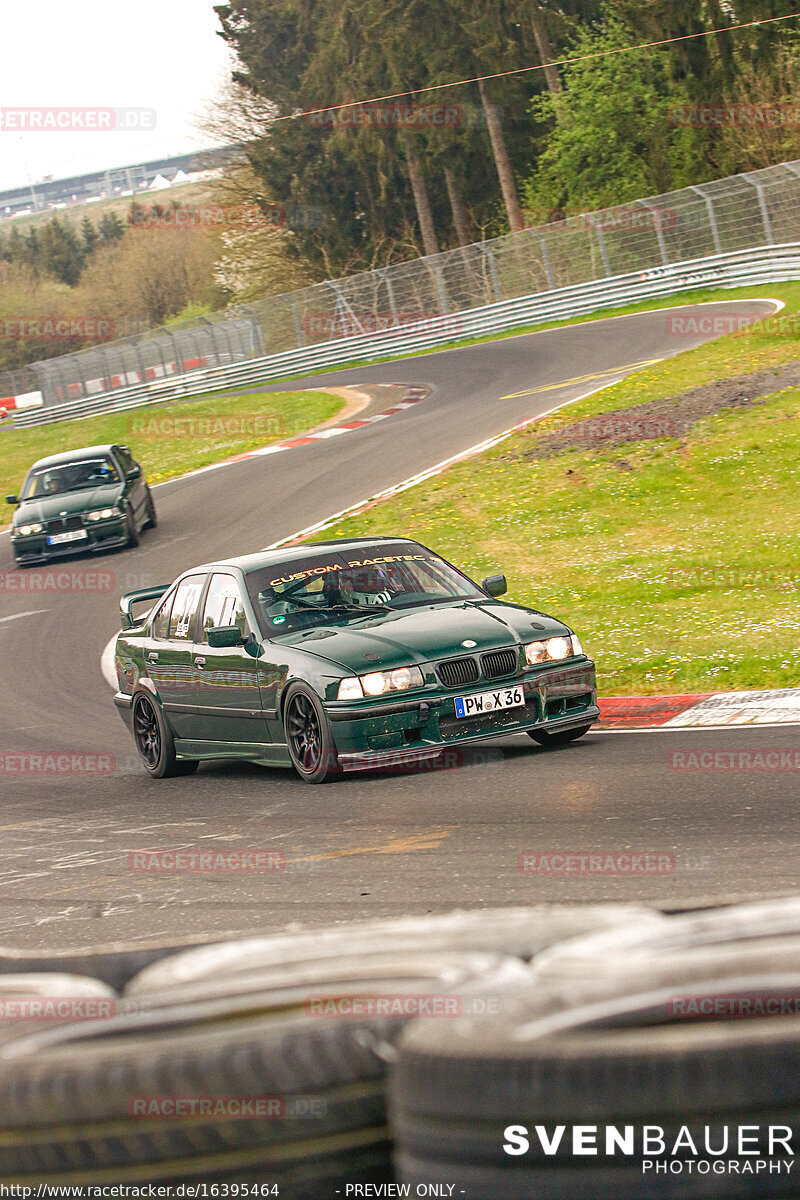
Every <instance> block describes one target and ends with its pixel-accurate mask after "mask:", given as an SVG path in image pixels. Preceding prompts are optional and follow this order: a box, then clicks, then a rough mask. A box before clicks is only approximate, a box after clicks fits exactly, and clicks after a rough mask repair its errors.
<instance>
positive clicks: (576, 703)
mask: <svg viewBox="0 0 800 1200" xmlns="http://www.w3.org/2000/svg"><path fill="white" fill-rule="evenodd" d="M591 702H592V693H591V692H584V693H583V694H582V695H580V696H570V698H569V700H567V701H565V703H564V709H565V711H566V712H581V711H582V709H584V708H588V707H589V705H590V704H591Z"/></svg>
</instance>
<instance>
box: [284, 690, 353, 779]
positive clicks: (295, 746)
mask: <svg viewBox="0 0 800 1200" xmlns="http://www.w3.org/2000/svg"><path fill="white" fill-rule="evenodd" d="M283 728H284V733H285V736H286V745H287V746H288V748H289V756H290V757H291V760H292V765H293V767H294V769H295V771H296V772H297V774H298V775H299V776H300V778H301V779H302V780H303V782H304V783H325V782H326V780H328V779H330V777H331V776H332V775H333V774H334V773H335V772H336V770H337V769H338V765H339V763H338V759H337V757H336V743H335V742H334V740H333V734H332V733H331V727H330V723H329V721H328V718H327V716H326V713H325V709H324V708H323V707H322V702H321V700H320V699H319V697H318V696H317V694H316V693H315V692H313V691H312V690H311V688H309V687H306V685H305V684H302V683H295V684H292V686H291V687H290V688H289V691H288V693H287V696H286V702H285V704H284V706H283Z"/></svg>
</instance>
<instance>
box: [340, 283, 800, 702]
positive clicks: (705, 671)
mask: <svg viewBox="0 0 800 1200" xmlns="http://www.w3.org/2000/svg"><path fill="white" fill-rule="evenodd" d="M770 291H771V292H773V293H774V294H775V295H776V296H779V297H780V298H783V299H786V300H787V311H788V312H789V313H790V314H791V313H793V312H796V311H797V310H798V308H800V286H798V285H791V286H784V287H780V288H777V287H776V288H774V289H770ZM787 325H788V328H789V329H791V323H787ZM798 359H800V341H798V339H797V337H796V336H787V335H786V334H785V333H784V334H778V333H773V334H770V333H755V334H751V335H737V336H729V337H725V338H721V339H719V340H717V341H715V342H711V343H708V344H707V345H706V346H703V347H701V348H699V349H697V350H694V351H690V352H688V353H686V354H683V355H680V356H679V357H677V358H674V359H671V360H667V361H665V362H664V363H661V364H659V365H658V366H656V367H653V368H650V369H649V370H647V371H644V372H641V373H639V374H636V375H633V376H631V377H630V378H629V379H627V380H625V381H624V382H623V383H621V384H617V385H615V386H614V387H612V388H608V389H607V390H606V391H604V392H600V393H597V394H596V395H594V396H592V397H590V398H589V399H587V400H586V401H582V402H580V403H578V404H575V405H572V406H570V407H569V408H568V409H567V410H566V411H565V413H564V414H563V415H554V416H553V417H551V418H548V419H547V420H545V421H543V422H541V423H538V424H537V425H535V426H532V427H530V428H529V429H528V430H526V431H524V432H521V433H518V434H516V435H514V436H512V437H511V438H509V439H507V440H506V441H504V442H503V443H501V444H500V445H498V446H496V447H494V448H493V449H492V450H491V451H489V452H487V453H485V454H483V455H480V456H479V457H476V458H474V459H471V460H469V461H467V462H465V463H461V464H458V465H456V466H453V467H451V468H450V469H449V470H448V471H446V472H445V473H444V474H442V475H440V476H437V477H435V478H433V479H431V480H428V481H427V482H425V483H424V484H421V485H419V486H417V487H415V488H412V489H410V490H409V491H407V492H404V493H401V494H400V495H399V496H397V497H394V498H392V499H390V500H388V501H385V502H383V503H381V504H379V505H376V506H375V507H373V508H370V509H368V510H367V511H366V512H364V513H362V514H360V515H357V516H354V517H351V518H347V519H345V520H343V521H340V522H337V523H336V524H335V525H334V526H332V527H331V528H330V529H329V530H328V534H329V535H330V536H350V535H369V534H377V533H398V534H405V535H408V536H412V537H418V538H419V539H420V540H421V541H423V542H426V543H427V544H429V545H431V546H433V547H434V548H435V549H437V550H439V551H441V553H443V554H444V555H445V556H446V557H447V558H450V559H451V560H453V561H454V562H456V563H458V564H459V565H461V566H463V567H464V568H465V569H466V570H467V571H468V573H469V574H471V575H473V576H474V577H476V578H478V579H480V578H482V577H483V576H486V575H490V574H494V573H495V572H497V571H498V570H505V572H506V574H507V576H508V580H509V596H510V598H511V599H513V600H515V601H519V602H521V603H524V604H529V605H531V606H533V607H538V608H542V609H543V610H545V611H549V612H553V613H555V614H556V615H558V616H562V617H563V618H564V619H565V620H567V621H568V622H569V623H570V624H571V625H572V626H573V627H575V628H576V629H577V630H578V632H579V633H580V634H581V636H582V637H583V640H584V645H585V646H586V648H587V650H588V652H589V653H590V654H592V655H593V656H594V657H595V659H596V661H597V665H598V677H599V684H600V689H601V693H603V694H606V695H612V694H613V695H634V694H655V693H659V692H675V693H678V692H684V691H688V692H692V691H701V692H702V691H719V690H728V689H730V690H734V689H742V688H771V687H791V686H798V685H800V649H799V648H798V646H799V645H800V639H798V630H800V610H798V603H797V600H798V590H800V539H799V538H798V534H800V506H798V504H797V495H798V476H799V475H800V420H799V418H800V389H798V388H796V387H792V388H787V389H784V390H782V391H780V392H777V393H774V394H772V395H769V396H767V397H764V398H762V399H758V398H757V397H755V396H750V397H749V399H751V400H756V403H755V404H753V405H751V406H750V407H745V408H735V409H734V408H726V409H723V410H722V411H719V412H716V413H713V414H711V415H709V416H706V417H704V418H702V419H701V420H699V421H697V422H696V423H695V424H694V425H693V426H692V427H691V428H690V429H689V430H688V431H687V432H686V433H684V434H682V435H681V436H676V437H660V438H651V439H648V440H638V441H627V442H626V443H625V444H624V445H608V444H598V445H597V447H596V448H590V449H588V450H587V449H586V448H585V447H584V448H581V449H576V448H571V449H570V448H568V449H564V450H561V451H558V452H555V453H546V454H545V455H544V456H543V457H533V454H535V453H537V450H536V449H535V447H536V443H537V441H538V440H539V439H541V438H542V437H543V436H546V435H547V434H552V433H553V432H556V431H557V430H559V429H562V430H563V428H564V426H565V423H566V422H569V423H570V424H575V423H579V422H582V421H584V420H585V419H586V418H587V417H591V416H595V415H597V414H600V413H609V412H618V411H619V410H625V409H627V408H630V407H631V406H635V405H640V404H642V403H644V402H646V401H649V400H663V399H665V398H669V397H678V396H680V395H681V394H682V393H684V392H686V391H687V390H688V389H690V388H694V387H697V386H700V385H703V384H707V383H710V382H713V381H715V380H719V379H732V378H733V377H739V376H743V375H746V374H749V373H753V372H756V371H764V370H767V371H768V370H769V368H770V367H774V366H777V365H779V364H781V363H785V362H791V361H793V360H798ZM742 387H744V388H745V389H746V384H742V385H739V384H731V393H732V394H734V393H737V392H741V388H742ZM676 411H677V410H676ZM598 427H599V428H602V427H603V423H602V422H600V423H598ZM540 449H541V448H540Z"/></svg>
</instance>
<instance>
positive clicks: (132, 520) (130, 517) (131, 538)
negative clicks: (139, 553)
mask: <svg viewBox="0 0 800 1200" xmlns="http://www.w3.org/2000/svg"><path fill="white" fill-rule="evenodd" d="M125 538H126V541H125V544H126V546H127V547H128V548H129V549H130V550H133V549H134V547H135V546H138V545H139V530H138V528H137V526H136V517H135V516H134V514H133V509H132V508H131V506H130V504H129V505H128V507H127V508H126V510H125Z"/></svg>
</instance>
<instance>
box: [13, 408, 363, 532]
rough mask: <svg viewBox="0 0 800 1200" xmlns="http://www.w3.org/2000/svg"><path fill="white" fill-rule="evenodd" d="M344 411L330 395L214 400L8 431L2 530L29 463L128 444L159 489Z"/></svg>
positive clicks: (300, 431) (109, 414) (318, 423)
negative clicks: (84, 449)
mask: <svg viewBox="0 0 800 1200" xmlns="http://www.w3.org/2000/svg"><path fill="white" fill-rule="evenodd" d="M343 407H344V400H342V399H341V397H339V396H333V395H330V394H329V393H327V392H313V391H308V392H305V391H303V392H270V393H266V394H265V393H257V394H255V395H248V396H224V395H214V396H209V397H206V398H203V399H200V400H190V401H180V402H177V401H168V402H165V403H161V404H148V405H147V406H146V407H144V408H134V409H130V410H129V411H128V412H118V413H104V414H103V415H101V416H97V417H86V418H84V419H83V420H80V421H63V422H58V423H57V424H55V425H38V426H34V427H33V428H31V429H24V428H23V429H14V428H11V427H7V428H6V429H4V430H3V431H2V432H0V524H8V523H9V522H10V520H11V516H12V514H13V512H14V509H13V508H12V507H11V506H9V505H7V504H5V497H6V496H7V495H10V494H12V493H14V494H16V493H17V492H18V491H19V488H20V486H21V485H22V480H23V478H24V476H25V473H26V471H27V470H28V468H29V467H30V466H31V464H32V463H34V462H35V461H36V459H38V458H43V457H45V456H46V455H48V454H58V453H59V451H61V450H69V449H72V448H73V447H76V446H96V445H102V444H103V443H105V442H117V443H122V444H124V445H129V446H130V447H131V449H132V450H133V454H134V457H135V458H136V459H138V461H139V462H140V463H141V464H142V466H143V468H144V470H145V474H146V475H147V477H148V479H149V480H150V482H151V483H160V482H162V480H164V479H171V478H173V476H175V475H183V474H185V473H186V472H187V471H192V470H194V469H195V468H197V467H207V466H210V465H211V464H212V463H216V462H221V461H222V460H223V459H225V458H230V457H232V456H233V455H235V454H243V453H245V452H246V451H247V450H255V449H256V448H257V447H259V446H265V445H268V444H269V443H270V442H277V441H282V440H283V439H284V438H287V437H293V436H294V435H295V434H298V433H302V432H303V431H304V430H306V429H311V428H313V427H314V426H315V425H320V424H322V422H323V421H328V420H330V418H331V417H334V416H336V414H337V413H338V412H339V411H340V410H341V409H342V408H343Z"/></svg>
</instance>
